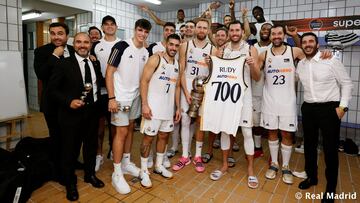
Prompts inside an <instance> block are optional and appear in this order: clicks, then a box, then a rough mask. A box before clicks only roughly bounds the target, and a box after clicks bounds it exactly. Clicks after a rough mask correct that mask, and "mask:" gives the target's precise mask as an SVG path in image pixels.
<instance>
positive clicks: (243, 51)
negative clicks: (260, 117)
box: [223, 41, 252, 106]
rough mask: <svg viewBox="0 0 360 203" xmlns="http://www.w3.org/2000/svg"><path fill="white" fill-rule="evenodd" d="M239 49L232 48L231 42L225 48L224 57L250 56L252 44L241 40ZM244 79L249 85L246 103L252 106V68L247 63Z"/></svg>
mask: <svg viewBox="0 0 360 203" xmlns="http://www.w3.org/2000/svg"><path fill="white" fill-rule="evenodd" d="M240 43H241V44H240V49H239V50H232V49H231V43H229V44H228V45H227V46H226V47H225V49H224V55H223V58H224V59H233V58H236V57H239V56H242V55H245V56H249V55H250V45H249V44H248V43H246V42H245V41H241V42H240ZM244 80H245V83H246V85H247V86H248V88H247V91H246V92H245V93H244V94H245V95H244V97H245V98H244V104H245V105H246V106H252V93H251V76H250V68H249V66H248V65H247V64H245V67H244Z"/></svg>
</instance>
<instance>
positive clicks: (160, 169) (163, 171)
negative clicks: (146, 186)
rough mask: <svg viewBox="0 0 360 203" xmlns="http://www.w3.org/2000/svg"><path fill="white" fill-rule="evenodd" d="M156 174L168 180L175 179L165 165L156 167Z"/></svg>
mask: <svg viewBox="0 0 360 203" xmlns="http://www.w3.org/2000/svg"><path fill="white" fill-rule="evenodd" d="M154 173H156V174H159V175H161V176H162V177H164V178H168V179H170V178H172V177H173V173H171V172H170V171H168V170H167V169H166V168H165V167H164V166H163V165H161V166H160V167H155V169H154Z"/></svg>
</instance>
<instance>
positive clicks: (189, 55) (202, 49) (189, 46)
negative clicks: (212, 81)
mask: <svg viewBox="0 0 360 203" xmlns="http://www.w3.org/2000/svg"><path fill="white" fill-rule="evenodd" d="M209 29H210V25H209V21H208V20H206V19H200V20H199V21H198V22H197V23H196V28H195V36H196V38H195V39H193V40H190V41H188V42H186V43H183V44H181V46H180V52H179V63H180V69H181V70H182V71H181V72H182V73H183V74H182V75H181V86H182V90H183V91H182V95H181V97H180V103H181V117H182V119H181V141H182V147H183V150H182V151H183V154H182V156H181V157H180V159H179V162H178V163H176V164H175V165H173V167H172V168H173V170H174V171H178V170H180V169H182V168H184V167H185V166H186V165H188V164H190V162H191V161H190V158H189V152H190V150H189V148H190V145H191V140H192V134H193V130H191V128H192V125H190V123H191V118H190V116H189V115H188V114H187V111H188V109H189V105H190V104H191V95H190V92H191V90H192V82H193V80H194V79H195V78H196V77H197V76H208V74H209V69H208V66H207V64H206V62H205V57H206V56H208V55H214V53H216V51H217V50H216V48H215V47H213V46H212V45H211V44H209V43H207V42H206V36H207V35H208V32H209ZM199 121H200V120H199V118H198V120H197V122H199ZM203 139H204V132H201V131H200V130H197V132H196V154H195V158H194V164H195V169H196V171H197V172H203V171H204V170H205V167H204V165H203V163H202V160H201V148H202V144H203Z"/></svg>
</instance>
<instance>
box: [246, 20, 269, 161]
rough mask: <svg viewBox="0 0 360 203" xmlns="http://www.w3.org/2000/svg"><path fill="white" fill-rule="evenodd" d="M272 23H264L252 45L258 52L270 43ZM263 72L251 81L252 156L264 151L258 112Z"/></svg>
mask: <svg viewBox="0 0 360 203" xmlns="http://www.w3.org/2000/svg"><path fill="white" fill-rule="evenodd" d="M271 27H272V25H271V24H269V23H264V24H263V25H262V26H261V29H260V41H259V42H257V43H256V44H254V47H255V48H256V50H257V51H258V53H259V54H261V53H262V52H264V51H266V50H267V49H268V48H269V46H270V45H271V41H270V30H271ZM264 79H265V78H264V74H263V72H260V80H259V81H255V80H252V81H251V88H252V102H253V122H254V127H253V132H254V144H255V154H254V158H257V157H259V156H263V155H264V152H263V150H262V147H261V135H262V134H263V131H264V129H263V128H262V127H260V112H261V101H262V96H263V87H264Z"/></svg>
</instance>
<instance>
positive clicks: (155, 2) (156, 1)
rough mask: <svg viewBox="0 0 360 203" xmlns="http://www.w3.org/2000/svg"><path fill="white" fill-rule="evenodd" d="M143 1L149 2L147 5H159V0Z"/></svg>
mask: <svg viewBox="0 0 360 203" xmlns="http://www.w3.org/2000/svg"><path fill="white" fill-rule="evenodd" d="M145 1H147V2H149V3H152V4H156V5H160V4H161V1H159V0H145Z"/></svg>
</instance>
